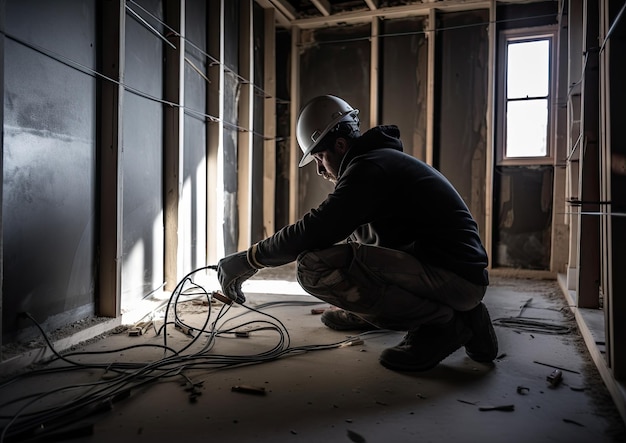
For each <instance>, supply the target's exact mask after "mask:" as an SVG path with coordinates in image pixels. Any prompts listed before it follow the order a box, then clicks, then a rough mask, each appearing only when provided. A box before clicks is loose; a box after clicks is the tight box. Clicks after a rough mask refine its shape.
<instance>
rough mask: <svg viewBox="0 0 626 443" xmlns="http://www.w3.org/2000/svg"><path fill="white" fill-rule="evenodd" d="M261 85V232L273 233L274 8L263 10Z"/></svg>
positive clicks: (274, 163)
mask: <svg viewBox="0 0 626 443" xmlns="http://www.w3.org/2000/svg"><path fill="white" fill-rule="evenodd" d="M264 22H265V26H264V29H265V35H264V37H265V41H264V54H265V60H264V69H263V72H264V76H263V78H264V84H263V90H264V91H265V95H264V97H263V113H264V116H265V118H264V119H263V122H264V127H263V136H264V138H263V229H264V231H265V235H272V234H273V233H274V231H275V226H274V225H275V201H276V198H275V189H276V17H275V14H274V9H271V8H269V9H265V10H264Z"/></svg>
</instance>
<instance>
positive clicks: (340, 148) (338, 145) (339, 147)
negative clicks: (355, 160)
mask: <svg viewBox="0 0 626 443" xmlns="http://www.w3.org/2000/svg"><path fill="white" fill-rule="evenodd" d="M335 150H336V151H337V152H338V153H339V154H341V155H343V154H345V153H346V152H348V140H346V139H345V138H343V137H339V138H337V140H335Z"/></svg>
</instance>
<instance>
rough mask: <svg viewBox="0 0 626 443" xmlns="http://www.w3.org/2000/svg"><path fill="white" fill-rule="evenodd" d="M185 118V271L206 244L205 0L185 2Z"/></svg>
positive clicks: (198, 262)
mask: <svg viewBox="0 0 626 443" xmlns="http://www.w3.org/2000/svg"><path fill="white" fill-rule="evenodd" d="M185 8H186V14H185V20H186V22H185V37H186V39H187V40H188V42H187V43H186V44H185V96H184V97H185V103H184V104H185V109H186V111H185V117H184V145H183V147H182V155H183V160H182V161H183V179H182V186H183V188H182V198H181V201H180V203H181V206H180V208H179V217H178V220H179V228H181V238H182V243H179V247H180V248H182V254H183V267H184V272H185V273H187V272H189V271H191V270H193V269H196V268H198V267H200V266H203V265H204V264H205V262H206V247H207V221H206V217H207V156H206V131H207V128H206V125H207V122H206V118H205V117H204V114H206V101H207V87H208V84H207V80H206V79H205V78H204V77H203V76H202V75H201V74H200V73H199V72H198V71H200V72H202V73H204V75H205V76H206V73H207V62H208V60H207V57H206V55H205V54H206V52H207V48H206V42H207V32H206V31H207V24H206V23H207V10H206V8H207V7H206V2H205V1H204V0H186V2H185Z"/></svg>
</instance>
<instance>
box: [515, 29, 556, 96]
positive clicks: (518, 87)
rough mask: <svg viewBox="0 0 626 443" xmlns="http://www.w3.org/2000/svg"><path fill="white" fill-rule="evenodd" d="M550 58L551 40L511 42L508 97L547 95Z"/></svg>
mask: <svg viewBox="0 0 626 443" xmlns="http://www.w3.org/2000/svg"><path fill="white" fill-rule="evenodd" d="M549 60H550V40H538V41H532V42H520V43H509V45H508V59H507V76H506V82H507V83H506V84H507V93H506V96H507V98H524V97H547V96H548V92H549V90H550V88H549V84H550V82H549V78H550V77H549V72H550V69H549V68H550V63H549Z"/></svg>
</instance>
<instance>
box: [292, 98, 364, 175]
mask: <svg viewBox="0 0 626 443" xmlns="http://www.w3.org/2000/svg"><path fill="white" fill-rule="evenodd" d="M358 113H359V110H358V109H352V110H351V111H349V112H347V113H345V114H341V115H339V116H338V117H337V118H336V119H334V120H333V121H332V122H331V123H330V124H329V125H328V127H327V128H326V130H325V131H324V132H322V134H320V136H319V137H318V138H317V140H316V141H315V143H313V144H312V145H311V146H309V148H308V149H307V150H306V151H305V153H304V154H302V158H301V159H300V163H298V167H299V168H301V167H303V166H306V165H308V164H309V163H311V161H313V154H314V152H313V151H315V148H316V147H317V146H318V145H319V143H320V142H321V141H322V140H323V138H324V137H326V134H328V132H329V131H330V130H331V129H332V128H334V127H335V126H336V125H337V124H339V123H340V122H342V121H343V120H346V118H347V117H348V116H356V115H358Z"/></svg>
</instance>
